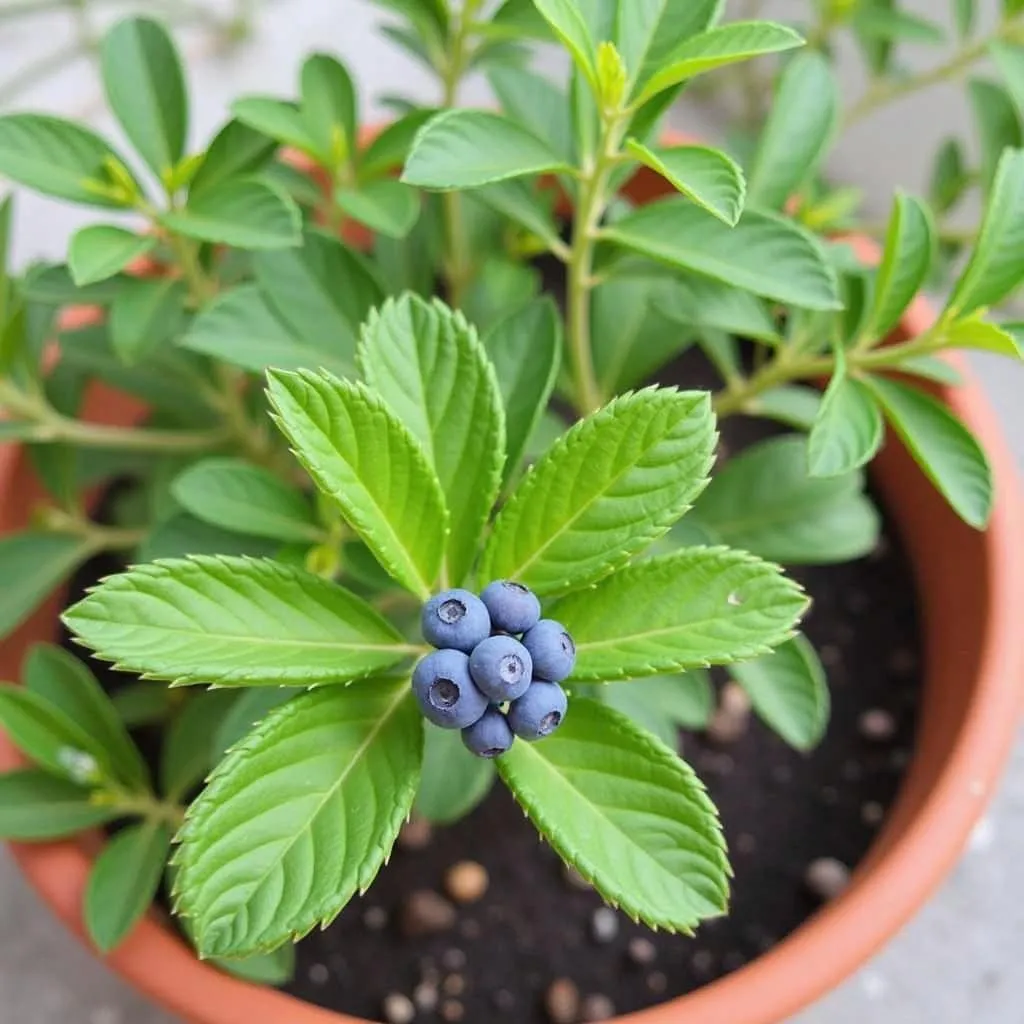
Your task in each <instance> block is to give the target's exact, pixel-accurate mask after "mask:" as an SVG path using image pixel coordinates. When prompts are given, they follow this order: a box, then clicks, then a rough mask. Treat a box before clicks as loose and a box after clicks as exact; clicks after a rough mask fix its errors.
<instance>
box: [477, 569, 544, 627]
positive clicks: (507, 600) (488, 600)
mask: <svg viewBox="0 0 1024 1024" xmlns="http://www.w3.org/2000/svg"><path fill="white" fill-rule="evenodd" d="M480 600H481V601H483V603H484V604H485V605H486V606H487V610H488V611H489V612H490V613H491V626H492V628H494V629H503V630H504V631H505V632H506V633H525V632H526V631H527V630H528V629H531V628H532V627H533V626H536V625H537V622H538V620H539V619H540V601H538V600H537V595H536V594H534V592H533V591H532V590H530V589H529V587H524V586H523V585H522V583H513V582H512V581H511V580H495V581H494V582H493V583H489V584H488V585H487V586H486V587H485V588H484V592H483V593H482V594H481V595H480Z"/></svg>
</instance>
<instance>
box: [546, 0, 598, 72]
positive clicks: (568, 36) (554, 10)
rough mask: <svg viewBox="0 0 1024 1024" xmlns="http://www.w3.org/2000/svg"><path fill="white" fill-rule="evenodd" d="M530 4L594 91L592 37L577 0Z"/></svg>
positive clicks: (595, 70) (594, 70) (557, 0)
mask: <svg viewBox="0 0 1024 1024" xmlns="http://www.w3.org/2000/svg"><path fill="white" fill-rule="evenodd" d="M534 6H535V7H536V8H537V10H538V11H539V12H540V15H541V17H542V18H543V19H544V20H545V21H546V22H547V23H548V26H549V27H550V29H551V31H552V32H554V34H555V36H556V37H557V38H558V39H559V40H560V41H561V43H562V45H563V46H564V47H565V48H566V49H567V50H568V51H569V55H570V56H571V57H572V60H573V63H574V64H575V65H576V67H578V68H579V69H580V71H582V72H583V74H584V75H585V76H586V78H587V79H588V81H589V82H590V84H591V86H593V88H594V89H595V90H596V89H597V87H598V86H597V69H596V67H595V66H594V40H593V37H592V36H591V32H590V27H589V26H588V24H587V21H586V19H585V18H584V16H583V12H582V10H581V8H580V6H579V4H578V3H577V0H534ZM606 38H607V37H606Z"/></svg>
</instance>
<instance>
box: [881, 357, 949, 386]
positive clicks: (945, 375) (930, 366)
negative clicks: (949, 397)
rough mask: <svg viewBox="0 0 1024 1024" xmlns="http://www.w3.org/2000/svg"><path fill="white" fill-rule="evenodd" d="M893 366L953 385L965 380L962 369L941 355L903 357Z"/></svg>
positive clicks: (927, 378)
mask: <svg viewBox="0 0 1024 1024" xmlns="http://www.w3.org/2000/svg"><path fill="white" fill-rule="evenodd" d="M893 368H894V369H897V368H898V369H899V370H900V371H901V372H902V373H909V374H912V375H914V376H916V377H923V378H924V379H925V380H932V381H936V382H937V383H939V384H949V385H950V386H952V387H956V386H958V385H960V384H963V382H964V379H963V375H962V374H961V373H960V371H959V370H958V369H957V368H956V367H955V366H953V365H952V364H950V363H949V362H948V360H946V359H943V358H942V357H941V356H910V357H909V358H907V359H901V360H900V361H899V362H898V363H897V364H896V366H894V367H893Z"/></svg>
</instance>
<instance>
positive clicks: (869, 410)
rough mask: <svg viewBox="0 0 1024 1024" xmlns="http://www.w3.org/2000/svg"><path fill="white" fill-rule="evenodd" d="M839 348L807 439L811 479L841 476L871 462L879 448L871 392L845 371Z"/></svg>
mask: <svg viewBox="0 0 1024 1024" xmlns="http://www.w3.org/2000/svg"><path fill="white" fill-rule="evenodd" d="M842 351H843V350H842V349H841V348H837V349H836V368H835V371H834V372H833V374H832V379H831V380H830V381H829V384H828V387H827V388H826V389H825V397H824V399H823V400H822V403H821V405H820V406H819V408H818V414H817V416H816V417H815V420H814V426H813V427H812V428H811V434H810V437H809V438H808V439H807V459H808V467H809V470H810V474H811V476H826V477H835V476H842V475H843V474H845V473H849V472H851V471H852V470H855V469H859V468H860V467H861V466H863V465H865V464H867V463H868V462H870V461H871V460H872V459H873V458H874V457H875V455H876V454H877V452H878V449H879V448H881V446H882V439H883V437H884V436H885V429H884V425H883V423H882V413H881V410H880V409H879V408H878V403H877V402H876V401H875V400H874V398H873V397H872V395H871V392H870V391H869V390H868V389H867V388H866V387H865V386H864V384H862V383H861V382H860V381H859V380H857V379H856V378H854V377H851V376H850V375H849V374H848V373H847V371H846V360H845V357H844V356H843V355H842Z"/></svg>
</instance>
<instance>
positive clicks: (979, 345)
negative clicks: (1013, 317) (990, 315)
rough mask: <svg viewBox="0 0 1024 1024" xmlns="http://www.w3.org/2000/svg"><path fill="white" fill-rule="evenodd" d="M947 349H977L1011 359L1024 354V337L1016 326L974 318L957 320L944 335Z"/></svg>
mask: <svg viewBox="0 0 1024 1024" xmlns="http://www.w3.org/2000/svg"><path fill="white" fill-rule="evenodd" d="M942 341H943V344H944V345H945V346H946V347H947V348H976V349H982V350H984V351H986V352H994V353H995V354H996V355H999V356H1008V357H1009V358H1010V359H1020V358H1021V356H1022V354H1024V336H1022V335H1021V332H1020V330H1019V328H1018V326H1017V325H1015V324H994V323H992V322H991V321H989V320H982V319H981V318H980V317H976V316H972V317H967V318H966V319H963V320H957V321H955V322H954V323H952V324H950V325H949V327H947V328H946V329H945V330H944V331H943V333H942Z"/></svg>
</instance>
